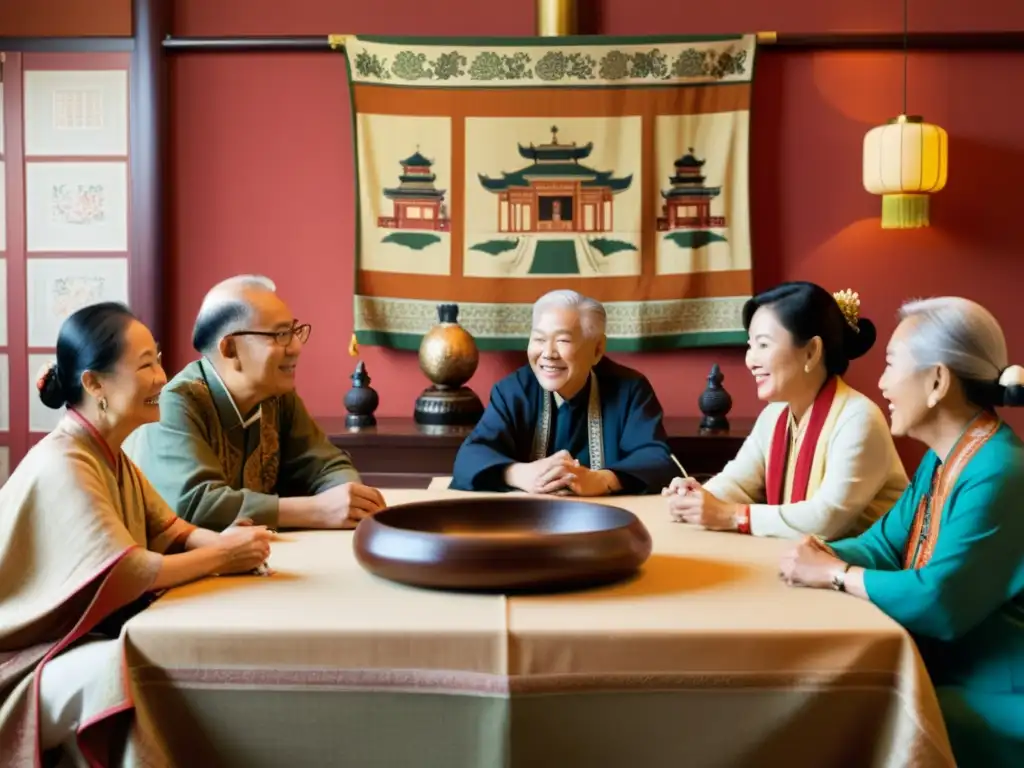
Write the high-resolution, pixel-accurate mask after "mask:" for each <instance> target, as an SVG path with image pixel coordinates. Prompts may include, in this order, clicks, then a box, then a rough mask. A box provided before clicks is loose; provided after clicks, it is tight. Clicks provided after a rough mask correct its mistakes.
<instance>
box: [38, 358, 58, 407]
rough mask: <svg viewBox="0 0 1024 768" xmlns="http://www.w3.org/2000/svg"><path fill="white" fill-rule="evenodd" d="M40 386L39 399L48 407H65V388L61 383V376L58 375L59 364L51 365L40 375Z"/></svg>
mask: <svg viewBox="0 0 1024 768" xmlns="http://www.w3.org/2000/svg"><path fill="white" fill-rule="evenodd" d="M37 386H38V388H39V399H40V400H42V401H43V405H45V406H46V407H47V408H53V409H54V410H57V409H58V408H63V407H64V389H63V387H61V385H60V377H59V376H58V375H57V366H55V365H51V366H50V367H49V368H47V369H46V370H45V371H44V372H43V374H42V375H41V376H40V377H39V382H38V384H37Z"/></svg>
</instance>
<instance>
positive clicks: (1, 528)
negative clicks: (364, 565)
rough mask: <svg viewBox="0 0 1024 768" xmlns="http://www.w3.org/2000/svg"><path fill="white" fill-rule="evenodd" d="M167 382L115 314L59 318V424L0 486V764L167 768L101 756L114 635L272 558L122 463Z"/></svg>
mask: <svg viewBox="0 0 1024 768" xmlns="http://www.w3.org/2000/svg"><path fill="white" fill-rule="evenodd" d="M166 383H167V377H166V376H165V375H164V371H163V368H162V367H161V365H160V353H159V351H158V350H157V347H156V343H155V342H154V341H153V335H152V334H151V333H150V332H149V329H148V328H146V326H145V325H143V324H142V323H140V322H139V321H138V320H137V319H135V317H134V316H133V315H132V313H131V312H130V311H129V310H128V308H127V307H124V306H122V305H120V304H115V303H102V304H93V305H91V306H88V307H85V308H83V309H80V310H78V311H77V312H75V313H74V314H72V315H71V316H70V317H68V319H67V320H65V321H64V323H63V325H62V326H61V329H60V334H59V336H58V338H57V362H56V363H55V364H54V365H52V366H48V367H47V368H45V369H44V370H43V371H42V372H41V373H40V376H39V380H38V383H37V387H38V389H39V397H40V399H41V400H42V401H43V403H44V404H45V405H47V406H49V407H50V408H54V409H64V410H65V414H64V416H63V418H62V419H61V420H60V423H59V424H58V425H57V427H56V428H55V429H54V430H53V431H52V432H51V433H50V434H48V435H47V436H46V437H44V438H43V439H42V440H41V441H39V443H37V444H36V445H35V447H33V448H32V450H30V451H29V452H28V454H27V455H26V456H25V458H24V459H22V461H21V463H20V464H19V465H18V467H17V469H15V470H14V473H13V474H12V475H11V476H10V478H9V479H8V480H7V482H6V483H5V484H4V485H3V487H2V488H0V764H3V765H5V766H15V765H19V766H25V765H31V766H36V765H40V764H42V763H43V754H44V753H50V755H47V757H50V756H52V757H54V759H59V758H60V757H63V758H64V761H65V762H63V763H61V764H62V765H66V764H68V763H70V764H73V765H76V766H77V765H92V766H107V765H112V764H113V763H114V762H121V760H122V759H123V763H122V764H125V765H138V764H141V763H143V762H144V763H145V764H146V765H149V764H151V763H150V762H148V760H150V759H152V760H153V761H154V763H156V764H164V763H163V762H162V761H160V760H159V759H158V757H157V756H156V755H155V754H149V757H147V758H144V757H143V755H142V754H140V753H137V752H136V751H134V749H135V747H136V745H137V742H136V741H135V740H134V739H132V740H131V741H129V743H128V749H127V751H126V753H125V754H123V755H121V756H119V757H117V756H115V755H112V754H111V746H112V745H115V744H116V734H123V731H120V730H119V726H120V725H123V719H122V718H120V717H114V715H121V714H122V713H124V712H127V711H130V710H131V707H132V702H131V698H130V696H129V694H128V690H129V689H128V686H127V684H126V680H124V678H123V669H124V658H123V648H122V645H121V642H120V639H119V636H120V630H121V625H122V624H123V623H124V622H125V621H126V620H127V619H128V618H130V616H131V615H133V614H134V613H136V612H138V611H139V610H142V609H143V608H144V607H145V606H146V605H148V604H149V602H151V601H152V600H153V595H154V594H155V593H157V592H159V591H160V590H163V589H167V588H168V587H173V586H176V585H178V584H183V583H185V582H188V581H192V580H194V579H198V578H201V577H203V576H208V575H212V574H230V573H242V572H246V571H251V570H253V569H255V568H258V567H260V566H261V565H262V564H263V562H264V560H265V559H266V557H267V556H268V555H269V553H270V544H269V542H270V534H269V532H268V531H267V530H266V529H265V528H264V527H262V526H253V525H241V526H233V527H231V528H229V529H228V530H227V531H225V532H224V533H223V534H216V533H213V532H212V531H207V530H203V529H199V528H196V527H195V526H194V525H192V524H191V523H188V522H186V521H184V520H182V519H181V518H179V517H178V516H177V515H175V514H174V512H173V511H172V510H171V509H170V507H168V506H167V504H166V503H165V502H164V501H163V499H161V498H160V496H159V495H158V494H157V493H156V491H155V490H153V487H152V486H151V485H150V484H149V482H148V481H147V480H146V478H145V477H144V476H143V475H142V473H141V472H139V470H138V468H137V467H136V466H135V465H134V464H132V462H131V461H130V460H129V459H128V458H127V457H126V456H125V455H124V453H123V452H122V450H121V445H122V443H123V442H124V439H125V437H127V436H128V435H129V434H130V433H131V432H132V431H134V430H135V429H136V428H137V427H139V426H141V425H142V424H146V423H148V422H152V421H156V420H157V419H158V418H159V417H160V407H159V405H158V402H157V396H158V395H159V394H160V389H161V388H162V387H163V385H164V384H166ZM120 746H124V744H123V742H122V744H121V745H120ZM59 753H63V755H61V754H59Z"/></svg>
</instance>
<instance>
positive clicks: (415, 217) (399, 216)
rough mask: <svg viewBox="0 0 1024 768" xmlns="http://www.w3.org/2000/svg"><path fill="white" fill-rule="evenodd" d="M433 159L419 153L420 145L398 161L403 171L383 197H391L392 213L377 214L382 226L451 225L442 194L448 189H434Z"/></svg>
mask: <svg viewBox="0 0 1024 768" xmlns="http://www.w3.org/2000/svg"><path fill="white" fill-rule="evenodd" d="M433 165H434V163H433V161H432V160H428V159H427V158H426V157H424V156H423V155H421V154H420V152H419V148H417V149H416V152H414V153H413V154H412V155H410V156H409V157H407V158H405V160H402V161H401V166H402V173H401V175H400V176H399V177H398V181H399V184H398V186H397V187H391V188H385V189H384V197H386V198H387V199H388V200H390V201H391V203H392V205H393V206H394V211H393V214H392V215H391V216H380V217H378V218H377V226H378V227H382V228H384V229H420V230H424V229H425V230H428V231H432V232H447V231H448V230H449V229H450V227H451V220H450V219H449V218H448V206H447V205H446V204H445V201H444V196H445V193H446V192H447V190H444V189H437V188H436V187H435V186H434V182H435V181H437V175H436V174H434V172H433V171H432V170H431V168H432V166H433Z"/></svg>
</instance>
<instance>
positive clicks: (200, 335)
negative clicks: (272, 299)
mask: <svg viewBox="0 0 1024 768" xmlns="http://www.w3.org/2000/svg"><path fill="white" fill-rule="evenodd" d="M252 291H269V292H270V293H276V292H277V286H276V285H275V284H274V281H273V280H271V279H270V278H269V277H264V276H263V275H235V276H234V277H229V278H228V279H227V280H222V281H221V282H219V283H217V284H216V285H215V286H213V288H211V289H210V290H209V291H208V292H207V294H206V296H205V297H204V298H203V303H202V305H201V306H200V307H199V314H198V315H197V316H196V324H195V327H194V328H193V329H192V346H193V347H194V348H195V350H196V351H197V352H199V353H200V354H203V355H208V354H210V353H212V352H213V350H214V349H216V348H217V345H218V344H219V343H220V340H221V339H222V338H224V336H226V335H227V334H229V333H232V332H234V331H238V330H242V328H243V327H244V325H245V324H246V323H248V322H249V321H250V320H251V319H252V305H251V304H250V303H249V302H248V301H247V295H248V294H249V293H250V292H252Z"/></svg>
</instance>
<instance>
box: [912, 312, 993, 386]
mask: <svg viewBox="0 0 1024 768" xmlns="http://www.w3.org/2000/svg"><path fill="white" fill-rule="evenodd" d="M911 318H912V319H914V320H915V321H916V324H915V326H914V331H913V333H911V334H910V336H909V338H908V339H907V347H908V348H909V350H910V354H911V356H912V357H913V358H914V362H916V363H917V364H918V365H919V366H921V367H922V368H924V367H928V366H932V365H945V366H946V367H947V368H949V370H950V371H952V372H953V373H955V374H956V375H957V376H958V377H959V378H960V379H961V380H967V381H978V382H986V383H993V384H994V383H995V382H996V381H998V380H999V378H1000V376H1001V375H1002V374H1003V371H1005V370H1006V368H1007V364H1008V355H1007V352H1006V338H1005V337H1004V336H1003V329H1002V328H1001V327H1000V326H999V321H998V320H996V318H995V317H994V316H993V315H992V313H991V312H989V311H988V310H987V309H985V308H984V307H983V306H981V305H980V304H977V303H975V302H973V301H971V300H969V299H962V298H959V297H956V296H943V297H940V298H934V299H920V300H918V301H910V302H907V303H906V304H904V305H903V306H902V307H901V308H900V319H901V320H907V319H911Z"/></svg>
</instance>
